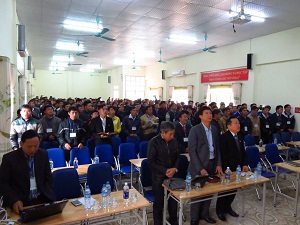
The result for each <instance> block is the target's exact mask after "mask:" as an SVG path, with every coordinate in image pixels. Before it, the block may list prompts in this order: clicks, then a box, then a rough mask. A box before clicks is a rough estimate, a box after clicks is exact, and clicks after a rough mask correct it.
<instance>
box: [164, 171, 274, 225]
mask: <svg viewBox="0 0 300 225" xmlns="http://www.w3.org/2000/svg"><path fill="white" fill-rule="evenodd" d="M268 181H269V179H268V178H265V177H262V178H261V179H260V180H258V181H257V182H255V181H253V180H252V179H248V180H246V178H244V177H242V179H241V182H240V183H236V182H235V173H233V175H232V176H231V180H230V183H229V184H228V185H223V184H221V183H220V182H219V183H206V184H205V186H204V187H203V188H201V189H199V190H196V189H194V188H193V189H192V190H191V192H189V193H188V192H186V191H185V190H183V191H172V190H169V189H168V188H167V187H166V186H165V185H163V187H164V192H165V194H164V214H163V224H164V225H165V224H167V219H166V218H167V200H168V198H173V199H175V201H177V202H178V203H179V225H182V223H183V222H182V216H181V215H182V213H183V205H184V203H185V202H189V204H193V203H197V202H201V201H205V200H207V199H208V198H205V199H199V200H198V199H197V200H196V201H191V200H192V199H195V198H199V197H206V196H211V195H214V194H217V193H224V195H226V192H228V191H231V190H238V191H240V192H241V191H243V190H244V188H246V187H248V186H252V185H257V184H263V197H262V224H263V225H264V223H265V202H266V183H267V182H268ZM230 194H235V193H228V194H227V195H230ZM224 195H223V196H224ZM210 198H217V196H212V197H210ZM242 216H244V195H242Z"/></svg>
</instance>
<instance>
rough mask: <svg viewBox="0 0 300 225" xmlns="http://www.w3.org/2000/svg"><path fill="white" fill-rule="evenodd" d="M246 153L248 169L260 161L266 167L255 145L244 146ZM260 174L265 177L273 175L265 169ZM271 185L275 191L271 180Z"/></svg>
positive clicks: (273, 175)
mask: <svg viewBox="0 0 300 225" xmlns="http://www.w3.org/2000/svg"><path fill="white" fill-rule="evenodd" d="M246 154H247V161H248V167H249V169H250V170H252V169H253V168H255V167H256V166H257V164H258V162H261V163H262V164H263V165H264V166H265V168H266V165H265V162H264V161H263V160H262V159H261V158H260V153H259V149H258V148H257V147H255V146H249V147H247V148H246ZM261 175H262V176H263V177H266V178H272V177H275V174H274V173H272V172H269V171H267V170H262V171H261ZM270 181H271V180H270ZM271 185H272V188H273V190H274V191H275V188H274V186H273V183H272V181H271ZM278 189H279V187H278ZM255 190H256V194H257V197H258V199H259V200H261V198H260V196H259V193H258V190H257V188H255Z"/></svg>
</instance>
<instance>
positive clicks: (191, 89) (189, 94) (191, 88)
mask: <svg viewBox="0 0 300 225" xmlns="http://www.w3.org/2000/svg"><path fill="white" fill-rule="evenodd" d="M187 91H188V99H189V101H190V100H193V85H189V86H187Z"/></svg>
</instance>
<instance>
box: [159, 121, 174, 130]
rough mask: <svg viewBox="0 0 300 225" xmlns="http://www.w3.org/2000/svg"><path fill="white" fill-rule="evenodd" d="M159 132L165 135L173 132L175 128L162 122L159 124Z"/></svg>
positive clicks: (166, 122)
mask: <svg viewBox="0 0 300 225" xmlns="http://www.w3.org/2000/svg"><path fill="white" fill-rule="evenodd" d="M160 130H161V131H163V132H165V133H167V132H168V131H170V130H175V126H174V124H173V123H171V122H169V121H162V122H161V124H160Z"/></svg>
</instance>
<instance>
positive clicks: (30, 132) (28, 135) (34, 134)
mask: <svg viewBox="0 0 300 225" xmlns="http://www.w3.org/2000/svg"><path fill="white" fill-rule="evenodd" d="M34 137H37V138H39V135H38V133H37V132H36V131H35V130H27V131H25V132H24V133H23V134H22V136H21V141H22V142H23V143H25V141H26V140H27V139H31V138H34Z"/></svg>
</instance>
